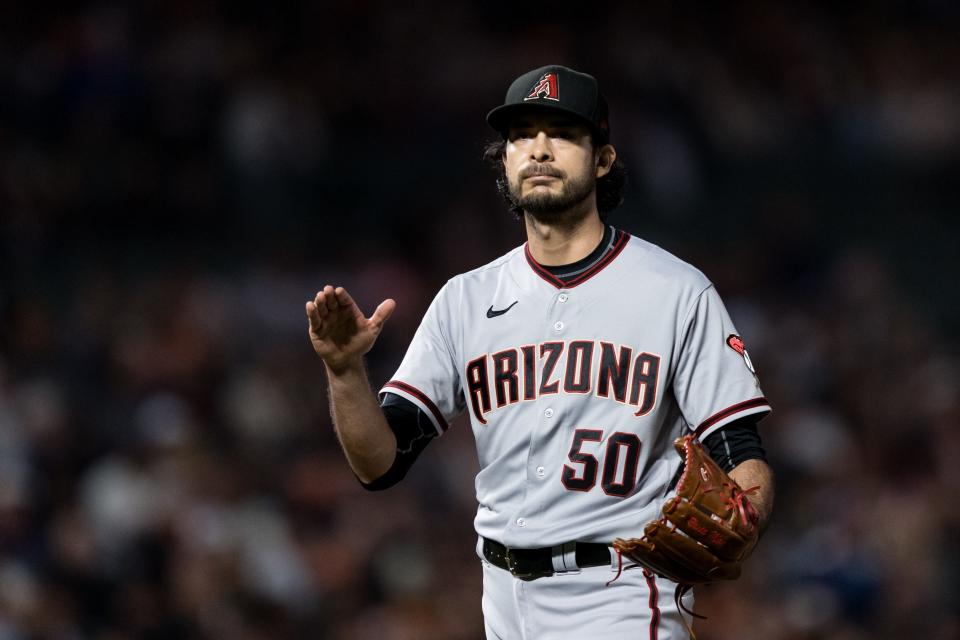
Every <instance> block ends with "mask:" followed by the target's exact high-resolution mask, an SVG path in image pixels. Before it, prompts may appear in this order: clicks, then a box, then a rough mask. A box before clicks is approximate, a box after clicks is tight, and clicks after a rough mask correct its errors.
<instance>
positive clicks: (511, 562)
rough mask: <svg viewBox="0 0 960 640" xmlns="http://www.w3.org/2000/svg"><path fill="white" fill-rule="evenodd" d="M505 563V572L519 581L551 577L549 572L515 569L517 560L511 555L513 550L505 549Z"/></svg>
mask: <svg viewBox="0 0 960 640" xmlns="http://www.w3.org/2000/svg"><path fill="white" fill-rule="evenodd" d="M506 561H507V571H509V572H510V575H512V576H513V577H514V578H519V579H520V580H536V579H537V578H545V577H547V576H549V575H552V573H551V572H545V571H526V572H524V571H520V570H518V569H517V560H516V556H515V555H514V554H513V549H511V548H509V547H507V553H506Z"/></svg>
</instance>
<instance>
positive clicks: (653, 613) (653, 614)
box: [643, 569, 660, 640]
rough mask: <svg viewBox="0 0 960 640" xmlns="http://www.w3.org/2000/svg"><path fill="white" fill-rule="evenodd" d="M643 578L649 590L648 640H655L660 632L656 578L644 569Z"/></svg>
mask: <svg viewBox="0 0 960 640" xmlns="http://www.w3.org/2000/svg"><path fill="white" fill-rule="evenodd" d="M643 576H644V577H645V578H646V579H647V588H648V589H649V590H650V600H649V603H648V604H649V605H650V640H657V634H658V632H659V630H660V607H659V606H658V605H657V601H658V600H659V599H660V592H659V591H657V576H655V575H654V574H652V573H650V572H649V571H647V570H646V569H644V570H643Z"/></svg>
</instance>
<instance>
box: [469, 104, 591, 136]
mask: <svg viewBox="0 0 960 640" xmlns="http://www.w3.org/2000/svg"><path fill="white" fill-rule="evenodd" d="M535 109H547V110H550V111H556V112H558V113H563V114H565V115H568V116H571V117H572V118H574V119H575V120H576V121H577V122H581V123H583V124H584V125H586V126H587V127H588V128H589V129H590V131H592V132H593V133H594V134H596V135H597V136H599V137H600V139H601V140H604V141H606V140H607V138H608V135H609V134H608V133H607V132H606V131H604V130H603V129H601V128H600V127H598V126H597V123H595V122H591V121H590V120H588V119H587V118H584V117H583V115H582V114H580V113H577V112H576V111H574V110H572V109H567V108H565V107H561V106H559V105H552V104H545V103H543V102H536V103H530V104H504V105H500V106H499V107H496V108H495V109H492V110H491V111H490V113H488V114H487V124H489V125H490V126H491V127H493V128H494V129H496V131H497V132H498V133H499V134H500V135H502V136H503V137H504V138H506V137H507V128H508V127H509V126H510V119H511V118H512V117H514V116H515V115H518V114H520V113H523V112H524V111H531V110H535Z"/></svg>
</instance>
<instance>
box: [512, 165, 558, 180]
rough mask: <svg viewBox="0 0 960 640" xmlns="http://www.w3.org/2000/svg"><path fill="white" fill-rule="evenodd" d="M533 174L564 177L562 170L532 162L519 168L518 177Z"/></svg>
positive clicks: (523, 177)
mask: <svg viewBox="0 0 960 640" xmlns="http://www.w3.org/2000/svg"><path fill="white" fill-rule="evenodd" d="M534 176H550V177H551V178H563V177H565V175H564V173H563V172H562V171H560V170H559V169H556V168H554V167H551V166H550V165H548V164H532V165H529V166H527V167H524V168H523V169H521V170H520V174H519V177H520V179H521V180H523V179H525V178H532V177H534Z"/></svg>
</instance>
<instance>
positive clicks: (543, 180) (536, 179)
mask: <svg viewBox="0 0 960 640" xmlns="http://www.w3.org/2000/svg"><path fill="white" fill-rule="evenodd" d="M525 180H526V181H527V182H530V183H532V184H534V185H537V184H548V183H550V182H551V181H553V180H559V178H558V177H557V176H551V175H545V174H542V173H541V174H537V175H533V176H528V177H527V178H525Z"/></svg>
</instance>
